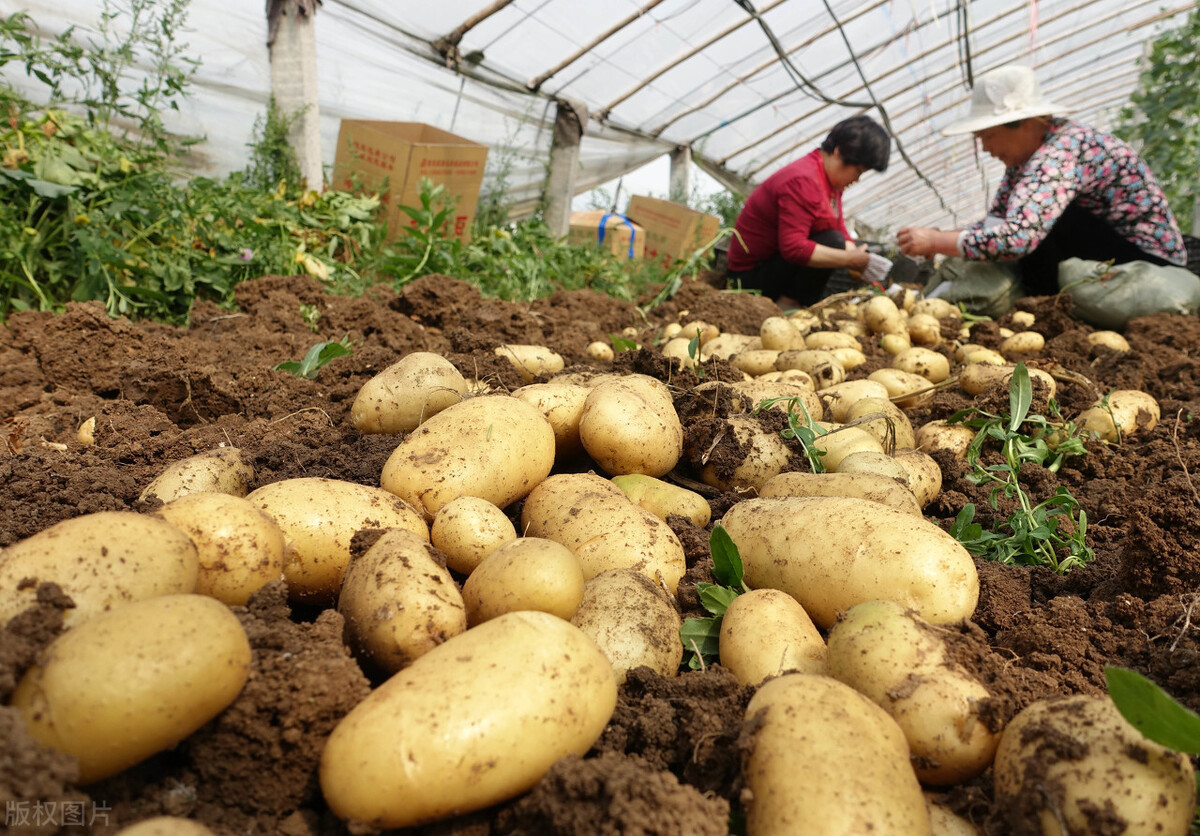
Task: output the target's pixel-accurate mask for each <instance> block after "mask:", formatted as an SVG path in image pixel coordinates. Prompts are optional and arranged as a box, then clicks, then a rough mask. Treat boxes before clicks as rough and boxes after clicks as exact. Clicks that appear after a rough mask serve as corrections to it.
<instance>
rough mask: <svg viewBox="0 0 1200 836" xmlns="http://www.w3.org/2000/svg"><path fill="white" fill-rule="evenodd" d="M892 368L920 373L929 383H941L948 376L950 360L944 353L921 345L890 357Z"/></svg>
mask: <svg viewBox="0 0 1200 836" xmlns="http://www.w3.org/2000/svg"><path fill="white" fill-rule="evenodd" d="M892 368H894V369H900V370H901V371H905V372H908V373H909V374H917V375H920V376H921V377H923V378H925V379H926V380H928V381H929V382H930V383H941V382H942V381H943V380H945V379H946V378H948V377H949V376H950V361H949V360H948V359H946V355H944V354H940V353H939V352H936V351H934V350H933V349H931V348H923V347H922V346H915V347H913V348H908V349H905V350H904V351H901V352H900V353H899V354H897V355H896V356H895V357H893V358H892Z"/></svg>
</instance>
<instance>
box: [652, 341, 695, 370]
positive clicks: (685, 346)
mask: <svg viewBox="0 0 1200 836" xmlns="http://www.w3.org/2000/svg"><path fill="white" fill-rule="evenodd" d="M660 350H661V351H662V355H663V357H670V358H672V359H674V360H678V361H679V363H680V368H684V369H694V368H696V367H697V366H699V365H700V360H701V358H700V345H699V344H698V343H693V342H692V341H691V340H689V339H688V338H687V337H674V338H672V339H669V340H667V341H666V342H665V343H663V345H662V348H661V349H660Z"/></svg>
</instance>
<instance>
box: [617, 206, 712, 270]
mask: <svg viewBox="0 0 1200 836" xmlns="http://www.w3.org/2000/svg"><path fill="white" fill-rule="evenodd" d="M625 214H626V215H627V216H629V219H630V220H631V221H633V222H634V223H636V224H638V225H639V226H641V227H643V228H645V230H646V258H649V259H658V260H659V261H660V262H661V263H662V265H663V266H664V267H670V266H671V264H672V262H674V261H675V259H677V258H688V257H689V256H691V254H692V253H694V252H695V251H696V250H698V249H700V248H701V247H703V246H704V245H705V244H707V243H709V242H710V241H712V240H713V239H714V238H716V237H717V233H718V232H720V231H721V219H720V218H718V217H717V216H716V215H708V214H705V213H704V212H697V211H696V210H694V209H689V208H687V207H686V206H683V205H682V204H679V203H673V202H672V201H670V200H659V199H658V198H656V197H646V196H645V195H639V194H635V195H634V196H633V197H631V198H629V205H628V206H627V207H626V209H625Z"/></svg>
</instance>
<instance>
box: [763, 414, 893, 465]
mask: <svg viewBox="0 0 1200 836" xmlns="http://www.w3.org/2000/svg"><path fill="white" fill-rule="evenodd" d="M813 447H814V448H816V449H817V450H819V451H820V452H821V465H822V466H823V467H824V468H825V469H826V470H827V471H829V472H830V473H837V472H838V469H839V468H840V467H841V464H842V460H843V459H845V458H846V457H847V456H850V455H852V454H854V453H858V452H861V451H864V450H866V451H870V452H872V453H882V452H883V448H882V447H881V446H880V444H879V440H878V439H877V438H875V436H873V435H871V434H870V433H869V432H867V431H866V430H863V429H859V428H858V427H847V426H841V427H838V428H837V429H834V430H831V431H830V432H827V433H825V434H824V435H819V436H817V438H816V441H814V442H813ZM772 475H773V474H772Z"/></svg>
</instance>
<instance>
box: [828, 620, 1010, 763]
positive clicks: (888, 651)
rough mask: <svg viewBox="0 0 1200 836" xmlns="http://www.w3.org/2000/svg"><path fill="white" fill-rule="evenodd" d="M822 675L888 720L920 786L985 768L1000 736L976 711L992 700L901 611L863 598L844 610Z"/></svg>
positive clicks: (930, 632) (933, 630)
mask: <svg viewBox="0 0 1200 836" xmlns="http://www.w3.org/2000/svg"><path fill="white" fill-rule="evenodd" d="M826 671H827V673H828V675H829V676H832V677H833V678H834V679H837V680H839V681H841V682H844V683H846V684H847V685H849V686H850V687H851V688H853V689H854V690H856V691H858V692H859V693H861V694H864V695H866V696H867V697H869V698H870V699H871V700H872V701H873V702H875V704H876V705H878V706H879V707H880V708H882V709H883V710H884V711H886V712H887V713H888V714H889V715H891V717H892V719H894V720H895V721H896V723H897V725H899V726H900V728H901V729H902V730H903V731H904V736H905V738H906V739H907V740H908V745H909V750H910V752H911V756H912V762H913V769H915V770H916V773H917V778H918V779H920V781H921V783H923V784H927V785H932V786H951V785H954V784H961V783H964V782H965V781H969V780H970V779H972V778H974V777H975V776H977V775H979V774H981V773H982V772H983V771H984V770H985V769H987V768H988V767H989V766H990V765H991V763H992V758H993V757H994V756H995V753H996V745H997V744H998V743H999V741H1000V735H999V734H998V729H992V728H990V727H989V725H988V722H987V721H985V720H984V718H983V715H982V714H981V712H982V711H983V710H984V707H985V705H986V703H987V701H988V700H989V699H990V698H991V695H990V694H989V693H988V690H987V688H985V687H984V686H983V683H981V682H980V681H979V679H978V678H977V677H976V676H975V675H974V674H972V673H971V672H970V671H967V670H965V669H963V668H962V667H960V666H958V665H955V664H954V663H953V662H952V661H951V659H950V655H949V653H948V652H947V650H946V641H945V638H944V632H943V630H942V629H941V628H939V627H935V626H933V625H931V624H929V623H928V622H926V621H925V620H923V619H921V618H920V617H918V616H917V615H916V613H914V612H912V611H911V610H907V609H906V608H905V607H904V606H902V605H900V604H897V603H895V602H893V601H865V602H863V603H861V604H856V605H855V606H853V607H851V608H850V609H849V610H847V611H846V612H844V613H842V614H841V615H840V616H839V617H838V620H837V623H836V624H834V625H833V627H831V628H830V630H829V638H828V652H827V655H826Z"/></svg>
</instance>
